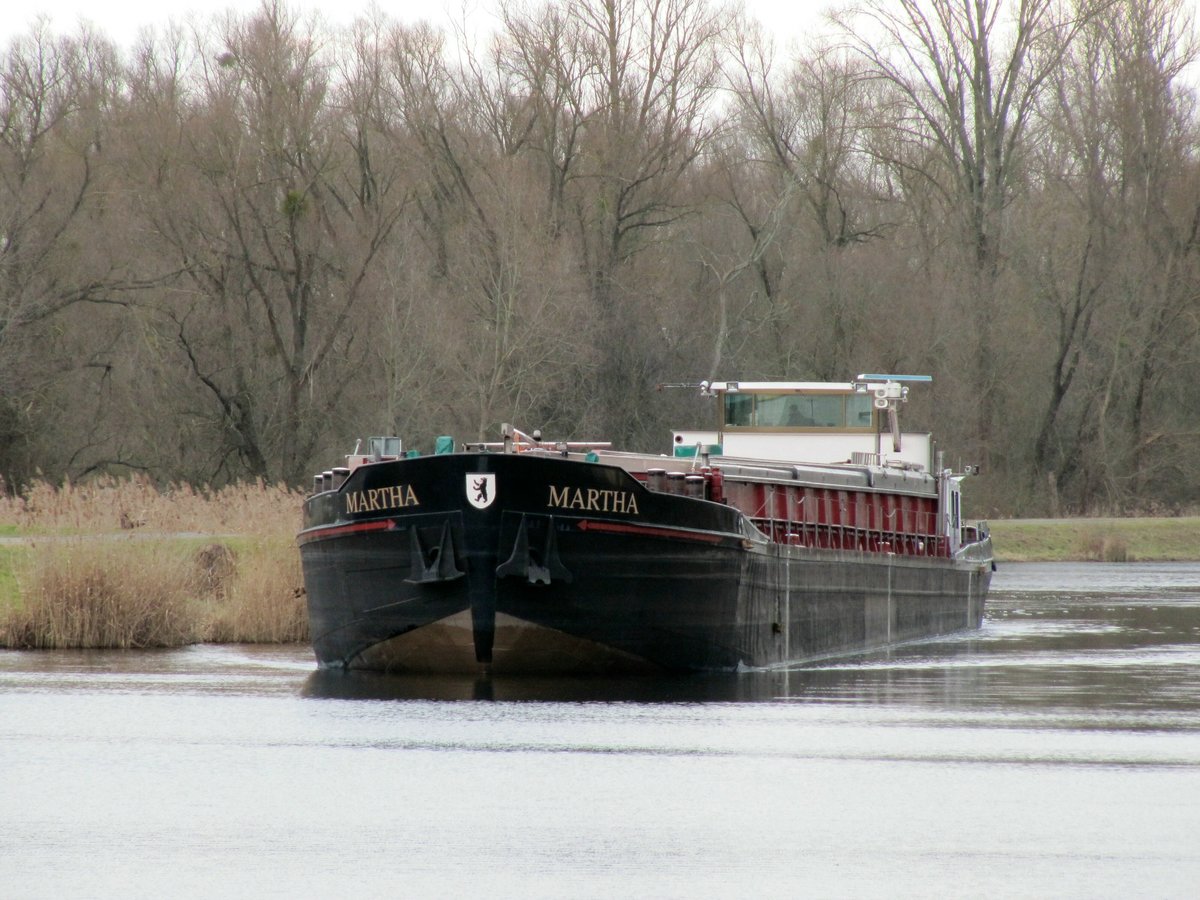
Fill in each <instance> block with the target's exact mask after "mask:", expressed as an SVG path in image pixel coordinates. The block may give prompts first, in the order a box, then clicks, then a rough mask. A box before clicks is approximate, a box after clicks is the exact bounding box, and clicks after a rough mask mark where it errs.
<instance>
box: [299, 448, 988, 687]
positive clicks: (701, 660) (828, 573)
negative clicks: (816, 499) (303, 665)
mask: <svg viewBox="0 0 1200 900" xmlns="http://www.w3.org/2000/svg"><path fill="white" fill-rule="evenodd" d="M485 473H486V474H488V475H490V476H492V477H493V478H494V481H493V482H491V485H492V486H493V489H494V496H493V498H492V501H491V503H490V504H489V505H488V506H487V507H486V508H484V509H477V508H474V507H473V506H471V505H470V504H469V503H468V502H467V476H468V475H482V474H485ZM397 485H399V486H401V487H400V488H397V487H396V486H397ZM393 502H395V503H398V504H399V505H393V506H387V505H386V504H388V503H393ZM305 516H306V521H305V530H304V531H303V532H302V533H301V535H300V545H301V558H302V561H303V566H304V577H305V584H306V588H307V594H308V606H309V619H310V630H311V633H312V640H313V647H314V650H315V653H316V656H317V660H318V662H319V663H320V665H322V666H323V667H363V668H374V669H384V670H392V671H405V670H410V671H463V670H467V671H469V670H472V669H478V668H480V667H489V668H490V669H491V670H492V671H495V672H505V671H509V672H528V671H538V672H596V671H617V670H622V671H624V670H638V669H681V670H714V669H733V668H737V667H739V666H752V667H765V666H776V665H783V664H788V663H795V662H802V661H805V660H811V659H815V658H819V657H824V656H829V655H833V654H839V653H846V652H852V651H859V650H866V649H871V648H874V647H879V646H883V645H886V644H889V643H894V642H899V641H906V640H913V639H918V638H925V637H931V636H934V635H939V634H946V633H950V632H954V631H960V630H963V629H969V628H978V627H979V625H980V624H981V621H982V617H983V607H984V598H985V596H986V592H987V587H988V581H989V578H990V571H991V566H990V551H989V549H988V548H987V547H986V545H979V546H976V547H975V548H974V549H975V554H974V555H975V558H974V559H972V560H965V559H959V560H952V559H947V558H936V557H905V556H901V555H891V554H880V553H868V552H863V551H856V550H821V549H807V548H800V547H788V546H782V545H778V544H773V543H771V542H770V541H768V540H766V539H765V537H764V536H763V535H762V534H760V533H759V532H758V531H757V530H755V529H754V528H753V527H752V526H750V525H749V523H748V522H747V520H745V519H744V518H743V517H742V515H741V514H740V513H739V512H738V511H736V510H734V509H731V508H729V507H727V506H725V505H723V504H718V503H712V502H709V501H706V500H701V499H693V498H689V497H682V496H678V495H671V494H663V493H656V492H653V491H650V490H647V489H646V488H645V487H643V486H642V485H641V484H640V483H639V482H637V480H636V479H634V478H633V477H632V476H630V475H629V474H628V473H626V472H625V471H624V470H622V469H619V468H614V467H610V466H604V465H598V464H594V463H584V462H577V461H570V460H566V459H557V458H554V457H545V456H532V455H519V454H511V455H507V454H450V455H445V456H433V457H424V458H419V459H412V460H403V461H397V462H393V463H385V464H380V465H374V466H368V467H363V468H361V469H358V470H356V472H355V473H354V474H353V475H352V476H351V477H350V479H349V480H348V481H347V482H346V484H345V485H343V486H342V488H341V489H340V490H339V491H337V492H326V493H323V494H318V495H316V496H315V497H313V498H311V499H310V500H309V501H308V503H307V505H306V510H305Z"/></svg>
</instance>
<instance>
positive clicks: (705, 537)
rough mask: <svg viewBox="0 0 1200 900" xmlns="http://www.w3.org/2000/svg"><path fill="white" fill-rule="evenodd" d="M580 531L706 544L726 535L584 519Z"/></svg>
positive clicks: (579, 524) (721, 538) (718, 541)
mask: <svg viewBox="0 0 1200 900" xmlns="http://www.w3.org/2000/svg"><path fill="white" fill-rule="evenodd" d="M578 527H579V530H580V531H601V532H607V533H609V534H644V535H650V536H652V537H663V538H676V539H679V540H685V541H699V542H701V543H704V544H719V543H721V542H722V541H723V540H724V537H723V536H721V535H719V534H711V533H708V532H704V531H684V530H683V529H681V528H658V527H655V526H653V525H629V524H626V523H624V522H590V521H588V520H587V519H582V520H580V521H579V523H578Z"/></svg>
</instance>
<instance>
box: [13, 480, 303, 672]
mask: <svg viewBox="0 0 1200 900" xmlns="http://www.w3.org/2000/svg"><path fill="white" fill-rule="evenodd" d="M300 501H301V497H300V495H299V494H297V493H295V492H292V491H289V490H287V489H286V488H283V487H276V486H270V485H264V484H261V483H256V484H242V485H234V486H231V487H227V488H223V489H221V490H219V491H204V490H196V489H193V488H190V487H187V486H176V487H173V488H170V489H168V490H159V489H157V488H155V487H154V486H152V485H150V484H148V483H146V482H142V481H137V480H133V481H116V480H113V481H96V482H90V483H88V484H86V485H70V484H68V485H64V486H61V487H57V486H51V485H45V484H41V485H34V486H33V487H31V488H30V489H29V490H28V491H27V492H26V493H25V494H24V495H22V496H21V497H17V498H11V497H9V498H3V499H0V647H9V648H28V649H35V648H36V649H54V648H100V647H119V648H151V647H181V646H187V645H189V644H196V643H292V642H296V641H303V640H306V639H307V636H308V623H307V617H306V615H305V603H304V588H303V580H302V578H301V574H300V557H299V554H298V553H297V552H296V544H295V533H296V529H297V525H298V521H299V509H300Z"/></svg>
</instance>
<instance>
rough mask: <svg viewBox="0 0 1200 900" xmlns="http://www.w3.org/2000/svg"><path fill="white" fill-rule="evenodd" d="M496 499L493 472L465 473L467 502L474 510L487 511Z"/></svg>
mask: <svg viewBox="0 0 1200 900" xmlns="http://www.w3.org/2000/svg"><path fill="white" fill-rule="evenodd" d="M495 499H496V475H495V473H494V472H468V473H467V502H468V503H470V504H471V505H472V506H473V507H475V508H476V509H487V508H488V507H489V506H491V505H492V501H493V500H495Z"/></svg>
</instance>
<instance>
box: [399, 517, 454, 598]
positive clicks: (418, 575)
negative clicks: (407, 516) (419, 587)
mask: <svg viewBox="0 0 1200 900" xmlns="http://www.w3.org/2000/svg"><path fill="white" fill-rule="evenodd" d="M408 547H409V568H410V574H409V576H408V577H407V578H405V579H404V580H405V581H406V582H408V583H409V584H435V583H437V582H439V581H454V580H456V579H459V578H462V577H463V575H465V574H466V573H465V572H462V571H459V568H458V559H457V558H456V557H455V555H454V540H453V538H452V537H451V535H450V523H449V522H443V523H442V535H441V538H440V539H439V540H438V545H437V546H436V547H434V548H433V550H432V552H427V551H426V550H425V547H424V545H423V544H422V543H421V533H420V530H419V529H418V528H417V526H416V525H414V526H412V528H410V529H409V530H408Z"/></svg>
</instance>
